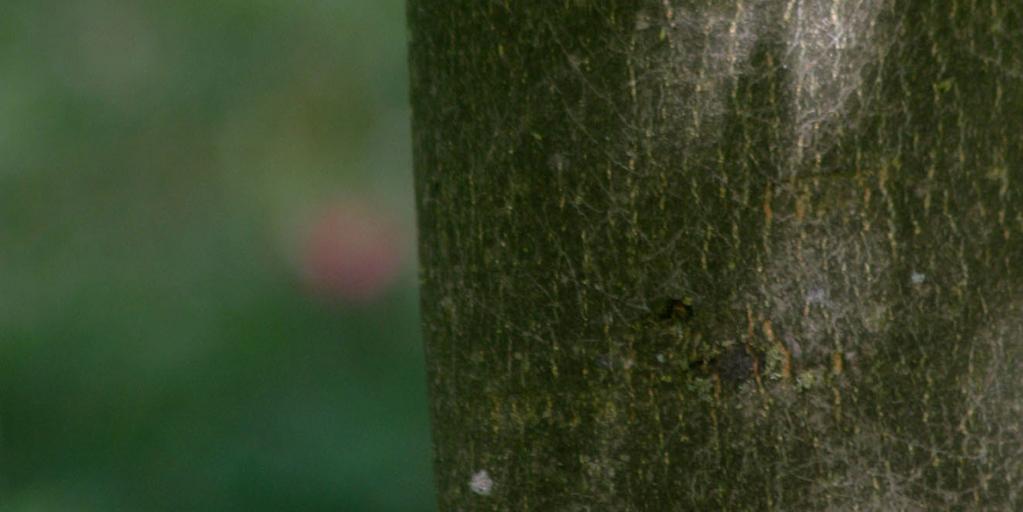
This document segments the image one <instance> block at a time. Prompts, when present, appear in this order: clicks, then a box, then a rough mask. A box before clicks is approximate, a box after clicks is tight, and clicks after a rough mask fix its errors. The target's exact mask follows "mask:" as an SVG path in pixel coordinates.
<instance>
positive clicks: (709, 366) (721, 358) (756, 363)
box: [690, 346, 765, 384]
mask: <svg viewBox="0 0 1023 512" xmlns="http://www.w3.org/2000/svg"><path fill="white" fill-rule="evenodd" d="M764 361H765V357H764V354H763V353H760V352H757V353H754V354H750V352H749V351H748V350H747V348H746V347H742V346H738V347H731V348H729V349H728V350H726V351H725V352H723V353H721V354H719V355H717V356H715V357H710V358H707V359H698V360H696V361H691V362H690V364H691V366H693V367H695V368H698V369H700V370H702V371H703V372H705V373H708V374H717V375H718V376H719V377H720V378H721V381H722V382H726V383H731V384H740V383H743V382H746V381H747V380H750V379H751V378H753V375H754V372H755V369H757V368H763V367H764Z"/></svg>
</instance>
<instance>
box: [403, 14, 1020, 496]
mask: <svg viewBox="0 0 1023 512" xmlns="http://www.w3.org/2000/svg"><path fill="white" fill-rule="evenodd" d="M408 15H409V21H410V27H411V38H412V41H411V47H410V48H411V53H410V62H411V69H412V104H413V109H414V121H413V123H414V127H413V129H414V132H413V133H414V135H413V136H414V153H415V174H416V192H417V200H418V213H419V226H420V237H421V242H420V257H421V262H422V263H421V264H422V272H421V279H422V312H423V322H424V328H425V336H426V348H427V362H428V372H429V381H430V390H431V408H432V418H433V428H434V440H435V449H436V479H437V486H438V493H439V502H440V508H441V510H444V511H462V510H465V511H468V510H537V511H567V512H577V511H578V512H581V511H612V510H614V511H619V510H650V511H664V510H701V511H702V510H756V511H760V510H806V511H818V510H921V511H922V510H966V509H969V510H1023V496H1021V494H1020V491H1021V489H1023V487H1021V486H1023V401H1021V398H1023V396H1021V391H1023V367H1021V363H1023V345H1021V343H1023V317H1021V309H1023V299H1021V297H1023V295H1021V293H1020V292H1021V280H1020V277H1021V272H1020V270H1019V265H1020V263H1021V259H1023V252H1021V250H1023V247H1021V240H1023V205H1021V200H1023V189H1021V188H1020V187H1021V185H1020V181H1019V179H1020V178H1021V177H1023V176H1021V174H1023V151H1021V150H1023V135H1021V134H1023V86H1021V83H1023V82H1021V80H1023V28H1021V17H1023V7H1021V4H1020V3H1019V2H1018V1H1017V0H958V1H956V0H947V1H942V0H938V1H935V0H927V1H923V0H919V1H916V0H914V1H908V0H907V1H895V0H856V1H840V0H778V1H769V0H723V1H715V2H709V1H688V2H682V1H679V0H647V1H639V0H607V1H588V0H557V1H507V0H505V1H498V0H486V1H483V0H444V1H430V0H410V3H409V8H408Z"/></svg>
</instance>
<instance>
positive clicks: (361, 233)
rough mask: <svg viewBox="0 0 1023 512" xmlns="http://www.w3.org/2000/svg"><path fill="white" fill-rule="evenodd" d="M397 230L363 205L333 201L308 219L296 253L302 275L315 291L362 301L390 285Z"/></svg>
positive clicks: (397, 255) (398, 256) (398, 258)
mask: <svg viewBox="0 0 1023 512" xmlns="http://www.w3.org/2000/svg"><path fill="white" fill-rule="evenodd" d="M402 242H403V236H402V232H401V230H400V229H399V228H398V227H397V226H396V225H395V223H394V222H392V220H391V219H390V217H389V216H388V215H387V214H385V213H383V212H380V211H378V210H376V209H374V208H372V207H371V206H369V205H366V204H360V203H356V202H344V203H340V204H335V205H333V206H331V207H329V208H327V209H326V210H325V211H323V212H321V213H320V214H319V215H317V216H316V217H314V220H313V221H312V225H311V227H310V229H309V231H308V235H307V238H306V240H305V243H304V247H303V251H302V266H303V274H304V275H303V277H304V279H305V282H306V284H307V285H308V286H309V287H310V288H311V289H312V291H313V292H314V293H316V294H318V295H321V296H325V297H327V298H330V299H339V300H341V301H343V302H347V303H358V304H365V303H370V302H373V301H375V300H376V299H378V298H380V297H381V296H382V295H383V294H384V293H385V292H386V291H387V290H388V289H390V288H391V286H392V285H393V284H394V283H395V281H396V279H397V277H398V275H399V273H400V271H401V263H402V249H401V248H402V245H403V244H402Z"/></svg>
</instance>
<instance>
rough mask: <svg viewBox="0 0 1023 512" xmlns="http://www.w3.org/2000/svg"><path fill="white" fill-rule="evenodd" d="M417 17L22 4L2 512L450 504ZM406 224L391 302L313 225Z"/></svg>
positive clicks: (11, 129) (6, 307)
mask: <svg viewBox="0 0 1023 512" xmlns="http://www.w3.org/2000/svg"><path fill="white" fill-rule="evenodd" d="M402 7H403V4H402V2H400V1H391V0H386V1H382V2H362V1H354V0H351V1H340V0H339V1H325V0H320V1H307V2H281V1H269V0H247V1H240V0H238V1H236V0H222V1H217V2H208V1H197V0H179V1H176V2H156V1H128V0H66V1H61V2H55V1H46V0H43V1H39V0H35V1H26V0H7V1H6V2H4V6H3V7H2V8H0V77H2V78H0V290H2V291H0V511H17V512H20V511H51V510H52V511H93V510H96V511H101V510H102V511H109V510H131V511H134V510H140V511H160V510H175V511H177V510H223V511H230V510H246V511H258V510H275V511H277V510H333V511H337V510H344V511H349V510H351V511H362V510H396V511H397V510H401V511H416V510H423V511H426V510H433V509H434V506H433V495H432V477H431V475H430V467H429V434H428V430H427V429H428V426H427V415H426V413H427V407H426V402H425V390H424V388H425V376H424V370H423V362H422V353H421V348H420V339H419V326H418V319H417V317H416V309H417V300H418V299H417V297H416V293H415V288H414V255H413V254H412V249H411V248H412V245H413V243H412V240H413V238H414V237H413V235H412V233H413V225H414V223H413V218H412V205H413V201H412V192H411V170H410V167H411V164H410V157H409V135H408V109H407V106H406V105H407V100H406V94H407V93H406V79H407V77H406V72H405V28H404V14H403V10H402ZM352 200H360V201H362V202H365V203H367V204H372V205H374V207H375V208H376V209H377V210H379V213H380V214H381V215H384V216H388V217H392V218H396V219H398V221H399V222H398V224H399V227H400V231H401V233H402V234H403V237H404V238H403V240H404V246H403V247H404V259H403V262H404V266H403V268H402V269H401V277H400V279H399V280H398V281H397V284H395V285H393V286H391V287H390V288H388V289H387V290H386V291H385V292H384V293H383V295H381V296H380V297H379V298H378V299H377V300H374V301H370V302H362V303H350V302H344V301H333V300H326V299H325V298H324V297H320V296H316V295H314V294H311V293H310V292H309V291H308V288H307V287H305V286H303V283H302V278H301V272H302V271H301V268H300V267H301V260H302V254H301V251H302V236H303V233H304V232H305V230H307V228H308V225H309V224H310V223H311V222H313V221H314V219H315V216H316V212H317V211H318V210H320V209H322V208H324V207H328V206H329V205H331V204H334V203H337V202H344V201H352Z"/></svg>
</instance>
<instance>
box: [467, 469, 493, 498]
mask: <svg viewBox="0 0 1023 512" xmlns="http://www.w3.org/2000/svg"><path fill="white" fill-rule="evenodd" d="M469 489H470V490H472V492H474V493H476V494H479V495H480V496H490V493H491V492H492V491H493V490H494V479H492V478H490V473H488V472H487V470H485V469H482V470H480V471H477V472H476V473H474V474H473V475H472V478H470V479H469Z"/></svg>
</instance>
